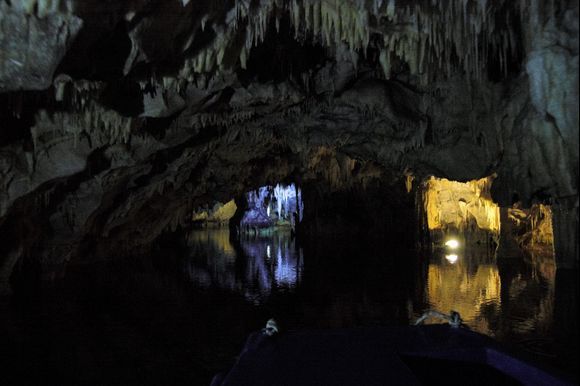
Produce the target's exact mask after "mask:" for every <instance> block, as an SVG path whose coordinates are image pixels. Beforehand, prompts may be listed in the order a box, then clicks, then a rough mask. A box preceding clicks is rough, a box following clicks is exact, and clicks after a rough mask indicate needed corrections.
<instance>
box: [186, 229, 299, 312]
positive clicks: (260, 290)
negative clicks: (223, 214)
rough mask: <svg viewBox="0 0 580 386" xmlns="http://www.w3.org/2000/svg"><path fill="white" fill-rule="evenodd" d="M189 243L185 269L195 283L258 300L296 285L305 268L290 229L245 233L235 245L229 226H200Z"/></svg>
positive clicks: (258, 301)
mask: <svg viewBox="0 0 580 386" xmlns="http://www.w3.org/2000/svg"><path fill="white" fill-rule="evenodd" d="M188 244H189V246H190V248H191V255H190V258H189V259H187V260H186V263H185V269H186V272H187V274H188V275H189V277H190V279H191V281H192V282H193V283H194V284H196V285H197V286H200V287H205V288H209V287H214V288H215V287H217V288H221V289H226V290H230V291H235V292H238V293H241V294H243V295H244V296H245V297H246V299H248V300H250V301H252V302H253V303H255V304H259V303H261V302H263V301H264V300H265V299H266V298H267V297H268V296H270V295H271V294H272V292H273V291H288V290H292V289H294V288H295V287H296V285H297V283H298V282H299V280H300V277H301V274H302V271H303V253H302V250H301V249H300V250H297V249H296V246H295V243H294V239H293V238H291V237H290V233H289V232H284V231H278V232H274V233H272V234H270V235H268V236H258V237H255V236H251V237H245V238H242V240H240V242H239V245H234V244H232V242H231V241H230V238H229V232H228V231H227V230H220V229H217V230H209V231H201V230H197V231H193V232H191V233H190V234H189V235H188Z"/></svg>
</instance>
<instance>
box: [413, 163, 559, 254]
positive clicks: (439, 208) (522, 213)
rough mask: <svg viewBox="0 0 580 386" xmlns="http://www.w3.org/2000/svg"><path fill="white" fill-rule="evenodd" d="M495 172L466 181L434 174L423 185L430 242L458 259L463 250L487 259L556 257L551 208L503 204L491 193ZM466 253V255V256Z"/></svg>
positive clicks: (542, 205)
mask: <svg viewBox="0 0 580 386" xmlns="http://www.w3.org/2000/svg"><path fill="white" fill-rule="evenodd" d="M493 179H494V176H493V175H492V176H488V177H484V178H481V179H479V180H472V181H467V182H458V181H450V180H447V179H444V178H435V177H431V178H429V179H428V180H426V181H425V182H424V183H423V185H422V188H421V189H422V192H421V197H422V200H423V205H422V210H423V213H424V220H423V221H424V225H423V228H424V229H425V230H426V231H427V232H428V235H429V239H430V240H431V248H432V249H433V250H434V251H444V256H445V259H446V260H447V261H448V262H449V263H451V264H454V263H456V262H457V260H458V259H460V258H461V257H462V256H461V255H462V254H464V255H468V254H472V255H475V256H477V255H481V256H483V257H485V258H487V259H489V258H494V257H496V256H497V257H499V258H517V257H523V256H524V255H527V256H532V257H533V256H534V255H537V254H542V255H543V256H548V257H550V258H551V259H553V258H554V233H553V229H552V210H551V206H550V205H547V204H541V203H536V204H534V205H533V206H532V207H531V208H528V209H524V208H522V207H521V204H520V203H519V202H515V203H514V204H513V205H512V206H511V207H505V208H504V207H500V206H499V205H498V204H497V203H495V202H494V201H493V199H492V197H491V192H490V189H491V185H492V183H493ZM465 258H467V256H465Z"/></svg>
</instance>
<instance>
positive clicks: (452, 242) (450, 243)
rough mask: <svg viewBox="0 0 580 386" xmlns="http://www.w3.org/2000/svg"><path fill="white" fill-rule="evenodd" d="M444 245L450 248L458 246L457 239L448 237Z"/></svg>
mask: <svg viewBox="0 0 580 386" xmlns="http://www.w3.org/2000/svg"><path fill="white" fill-rule="evenodd" d="M445 246H446V247H449V248H451V249H456V248H457V247H458V246H459V241H457V240H455V239H450V240H447V241H446V242H445Z"/></svg>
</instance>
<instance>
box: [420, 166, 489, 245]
mask: <svg viewBox="0 0 580 386" xmlns="http://www.w3.org/2000/svg"><path fill="white" fill-rule="evenodd" d="M493 178H494V177H493V176H490V177H485V178H482V179H480V180H473V181H468V182H465V183H464V182H457V181H450V180H447V179H445V178H441V179H440V178H435V177H431V178H430V179H429V180H428V181H427V182H425V184H424V188H425V189H424V192H423V204H424V208H425V212H426V213H427V226H428V227H429V230H436V229H446V228H447V227H449V226H452V227H454V228H455V229H458V230H462V229H466V228H467V227H468V225H469V224H473V223H475V224H476V225H477V227H478V228H480V229H483V230H487V231H490V232H494V233H496V234H499V228H500V216H499V206H498V205H497V204H496V203H495V202H493V201H492V199H491V193H490V188H491V184H492V181H493Z"/></svg>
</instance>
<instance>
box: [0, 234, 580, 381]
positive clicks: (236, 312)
mask: <svg viewBox="0 0 580 386" xmlns="http://www.w3.org/2000/svg"><path fill="white" fill-rule="evenodd" d="M394 244H396V243H393V245H391V244H390V243H388V242H387V241H377V240H373V239H369V240H362V239H357V240H352V239H333V240H325V239H321V240H317V241H316V242H314V243H310V244H305V245H302V246H299V245H297V244H296V242H295V241H294V240H293V239H292V238H291V237H290V235H289V234H288V233H283V232H281V233H275V234H273V235H270V236H267V237H266V236H264V237H252V238H246V239H243V240H241V242H240V243H231V242H230V240H229V234H228V232H227V231H222V230H211V231H193V232H191V233H189V234H187V235H186V236H185V237H184V239H183V240H181V241H180V240H170V241H166V242H164V243H161V244H160V245H158V246H157V247H156V249H154V250H153V251H152V253H151V256H150V257H138V258H137V257H135V258H132V259H125V260H121V261H117V260H115V261H113V262H111V263H102V264H98V265H87V266H80V267H78V266H77V267H69V269H68V271H67V274H66V276H65V278H64V279H62V280H59V281H57V282H56V283H53V284H51V285H50V286H46V287H45V288H44V289H43V290H42V291H40V295H39V294H37V296H32V297H24V298H22V297H18V298H15V299H12V300H10V301H8V300H6V299H5V301H4V302H3V303H2V305H1V306H0V307H2V308H0V312H1V314H0V315H1V316H0V327H1V328H2V335H0V338H2V342H3V345H2V348H0V366H4V367H5V369H3V374H4V376H3V378H2V382H0V383H5V382H6V383H5V384H71V383H73V384H189V385H198V384H199V385H204V384H209V382H210V380H211V377H212V375H213V374H215V373H216V372H219V371H222V370H224V369H225V368H227V367H228V366H230V365H231V364H232V363H233V361H234V359H235V356H236V355H237V354H238V353H239V351H240V349H241V347H242V345H243V342H244V340H245V338H246V336H247V335H248V333H250V332H251V331H254V330H257V329H260V328H261V327H262V326H263V325H264V323H265V321H266V320H267V319H268V318H270V317H275V318H276V319H277V320H278V321H279V324H280V326H281V328H282V329H286V330H293V329H300V328H310V329H312V328H314V329H315V328H333V327H351V326H368V325H388V324H409V323H411V322H412V321H414V320H415V319H416V318H418V317H419V316H420V315H421V314H422V313H423V312H424V311H425V310H427V309H430V308H435V309H438V310H441V311H444V312H448V311H449V310H451V309H453V310H457V311H458V312H460V314H461V316H462V318H463V319H464V321H465V323H466V324H467V325H468V326H469V327H471V328H472V329H474V330H476V331H480V332H482V333H485V334H488V335H490V336H493V337H495V338H497V339H498V340H500V341H502V342H505V343H506V344H507V345H508V346H510V347H514V348H515V349H517V350H519V351H521V352H523V353H524V355H525V356H527V357H529V358H530V359H532V360H536V361H539V362H541V363H542V364H545V365H549V366H556V367H558V368H559V369H560V370H562V371H565V372H567V373H573V372H574V371H575V370H574V366H575V365H576V362H577V359H578V342H577V340H578V281H577V278H576V276H575V273H571V274H569V273H566V272H563V273H562V272H558V273H556V270H555V267H554V263H553V257H552V256H550V255H549V254H538V255H535V256H527V257H526V258H525V259H510V260H506V259H499V261H498V260H497V259H496V258H495V257H494V256H493V254H491V253H490V252H489V250H488V249H487V248H483V247H480V246H477V245H473V246H467V247H466V248H464V249H462V250H460V251H459V252H456V255H457V258H456V259H455V258H452V257H449V256H447V254H446V253H445V251H444V250H439V251H435V253H434V254H433V255H432V256H418V255H417V254H416V253H414V252H411V251H405V250H401V249H397V248H396V247H395V246H394ZM446 256H447V257H446Z"/></svg>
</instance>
